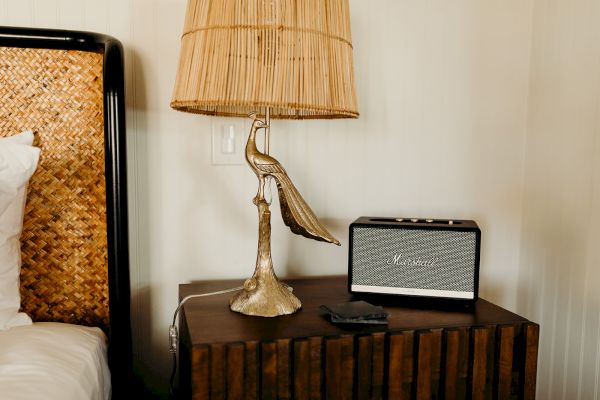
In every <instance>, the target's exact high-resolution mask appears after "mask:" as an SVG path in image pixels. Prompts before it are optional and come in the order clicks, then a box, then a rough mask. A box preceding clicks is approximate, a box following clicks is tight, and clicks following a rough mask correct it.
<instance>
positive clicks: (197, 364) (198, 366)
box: [190, 346, 211, 400]
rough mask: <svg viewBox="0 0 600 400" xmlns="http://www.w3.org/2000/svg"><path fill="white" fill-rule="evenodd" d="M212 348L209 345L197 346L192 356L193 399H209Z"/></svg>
mask: <svg viewBox="0 0 600 400" xmlns="http://www.w3.org/2000/svg"><path fill="white" fill-rule="evenodd" d="M209 360H210V350H209V347H208V346H199V347H195V348H194V349H193V350H192V357H191V363H192V368H191V370H190V371H191V375H192V376H191V391H192V396H191V398H192V399H193V400H208V399H210V398H211V396H210V392H209V390H210V382H211V379H210V378H211V375H210V366H209V365H210V362H209Z"/></svg>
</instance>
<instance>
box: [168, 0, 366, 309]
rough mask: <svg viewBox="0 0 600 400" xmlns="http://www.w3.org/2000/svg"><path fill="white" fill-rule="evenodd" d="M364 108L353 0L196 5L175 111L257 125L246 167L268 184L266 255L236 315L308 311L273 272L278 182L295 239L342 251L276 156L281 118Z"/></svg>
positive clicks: (223, 0) (262, 225) (263, 205)
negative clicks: (274, 140) (273, 147)
mask: <svg viewBox="0 0 600 400" xmlns="http://www.w3.org/2000/svg"><path fill="white" fill-rule="evenodd" d="M356 103H357V102H356V93H355V85H354V67H353V62H352V42H351V33H350V19H349V5H348V0H188V5H187V12H186V17H185V24H184V29H183V35H182V39H181V50H180V59H179V68H178V71H177V78H176V81H175V87H174V90H173V98H172V101H171V107H172V108H174V109H176V110H180V111H186V112H191V113H198V114H205V115H215V116H229V117H232V116H233V117H248V116H249V117H250V118H252V127H251V130H250V135H249V138H248V142H247V144H246V161H247V162H248V164H249V165H250V168H251V169H252V170H253V171H254V172H255V174H256V176H257V178H258V191H257V194H256V196H255V197H254V199H253V203H254V204H255V205H256V206H257V208H258V215H259V234H258V255H257V258H256V268H255V271H254V275H253V276H252V277H251V278H249V279H248V280H246V281H245V283H244V289H243V290H241V291H240V292H238V293H237V294H236V295H235V296H234V297H233V298H232V299H231V300H230V308H231V310H233V311H237V312H240V313H243V314H247V315H257V316H264V317H274V316H278V315H286V314H291V313H294V312H296V311H297V310H298V309H300V307H301V303H300V301H299V300H298V298H296V296H294V294H293V293H292V290H291V288H290V287H289V286H287V285H285V284H283V283H281V282H279V281H278V279H277V276H276V275H275V272H274V270H273V263H272V260H271V225H270V224H271V222H270V220H271V213H270V211H269V204H268V203H267V201H266V200H265V198H264V188H265V184H266V182H267V181H268V180H269V179H274V180H275V183H276V184H277V189H278V194H279V202H280V206H281V214H282V217H283V220H284V223H285V224H286V225H287V226H288V227H289V228H290V229H291V231H292V232H293V233H296V234H299V235H302V236H305V237H307V238H311V239H315V240H320V241H325V242H329V243H334V244H338V245H339V242H338V241H337V239H335V238H334V237H333V236H332V235H331V234H330V233H329V232H328V231H327V229H326V228H325V227H324V226H323V225H322V224H321V223H320V222H319V220H318V219H317V217H316V216H315V214H314V213H313V211H312V210H311V209H310V207H309V206H308V204H307V203H306V201H304V199H303V198H302V196H301V195H300V193H299V192H298V190H297V189H296V188H295V187H294V185H293V183H292V181H291V179H290V177H289V176H288V174H287V173H286V171H285V170H284V168H283V167H282V165H281V163H279V161H277V160H276V159H275V158H274V157H273V156H272V155H269V140H270V138H269V126H270V123H271V122H270V120H271V118H273V119H331V118H357V117H358V112H357V104H356ZM261 129H264V130H265V132H264V146H263V147H262V150H259V148H258V145H257V133H258V131H259V130H261Z"/></svg>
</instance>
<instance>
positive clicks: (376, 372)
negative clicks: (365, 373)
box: [371, 332, 385, 400]
mask: <svg viewBox="0 0 600 400" xmlns="http://www.w3.org/2000/svg"><path fill="white" fill-rule="evenodd" d="M371 336H372V337H373V362H372V364H371V365H372V369H373V370H372V373H373V376H372V378H371V399H373V400H377V399H382V398H383V389H384V386H383V385H384V383H383V382H384V372H385V333H383V332H380V333H374V334H373V335H371Z"/></svg>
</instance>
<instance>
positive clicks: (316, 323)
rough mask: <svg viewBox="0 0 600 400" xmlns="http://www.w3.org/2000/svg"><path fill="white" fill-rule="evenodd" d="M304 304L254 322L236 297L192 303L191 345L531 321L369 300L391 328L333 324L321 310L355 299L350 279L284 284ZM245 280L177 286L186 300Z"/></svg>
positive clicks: (493, 309) (484, 306)
mask: <svg viewBox="0 0 600 400" xmlns="http://www.w3.org/2000/svg"><path fill="white" fill-rule="evenodd" d="M283 281H284V282H286V283H288V284H290V285H291V286H292V287H293V288H294V293H295V294H296V296H298V298H299V299H300V301H302V309H301V310H300V311H299V312H297V313H295V314H292V315H286V316H281V317H275V318H263V317H251V316H247V315H242V314H238V313H236V312H232V311H230V310H229V298H230V297H231V296H232V295H233V293H227V294H221V295H216V296H210V297H201V298H195V299H191V300H189V301H188V302H187V303H186V304H185V306H184V309H183V312H184V313H185V318H186V322H187V325H188V328H189V329H188V330H189V335H190V339H191V344H192V345H194V346H195V345H202V344H214V343H231V342H246V341H253V340H256V341H265V340H267V341H270V340H277V339H284V338H302V337H312V336H326V337H327V336H340V335H347V334H361V333H365V334H366V333H373V332H393V331H402V330H421V329H434V328H452V327H465V326H489V325H504V324H515V323H521V322H526V321H527V319H525V318H523V317H520V316H518V315H516V314H514V313H512V312H510V311H507V310H505V309H503V308H501V307H498V306H496V305H495V304H492V303H490V302H488V301H486V300H483V299H479V300H478V301H477V303H476V304H475V305H474V306H473V307H471V308H466V307H453V308H451V309H442V308H440V307H436V308H432V307H431V305H429V306H427V307H425V306H422V305H419V306H417V307H415V306H414V304H411V303H410V302H408V303H407V302H406V300H403V301H401V300H399V299H398V298H396V299H391V300H390V298H380V300H377V298H376V299H375V300H374V299H373V298H369V299H368V301H369V302H370V303H372V304H377V303H379V304H380V305H383V306H384V309H385V310H386V311H387V312H388V313H389V314H390V315H389V318H388V320H389V324H388V325H370V326H363V325H358V326H357V325H334V324H332V323H331V322H329V320H328V319H327V317H326V314H325V313H324V312H323V311H322V310H321V309H320V308H319V306H320V305H322V304H329V305H333V304H338V303H343V302H347V301H350V300H357V299H356V298H353V297H352V295H350V294H349V293H348V291H347V277H346V276H327V277H310V278H301V279H289V280H288V279H284V280H283ZM242 283H243V280H215V281H202V282H196V283H190V284H182V285H180V286H179V296H180V299H182V298H183V297H185V296H187V295H191V294H199V293H206V292H213V291H218V290H223V289H228V288H233V287H236V286H239V285H241V284H242Z"/></svg>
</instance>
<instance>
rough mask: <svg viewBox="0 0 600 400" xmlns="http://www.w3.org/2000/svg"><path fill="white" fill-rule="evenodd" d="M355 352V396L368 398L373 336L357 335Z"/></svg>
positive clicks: (370, 384) (361, 399)
mask: <svg viewBox="0 0 600 400" xmlns="http://www.w3.org/2000/svg"><path fill="white" fill-rule="evenodd" d="M356 353H357V357H356V397H357V399H359V400H365V399H370V398H371V388H372V384H373V381H372V379H373V374H372V369H373V337H372V336H360V337H358V338H357V349H356Z"/></svg>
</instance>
